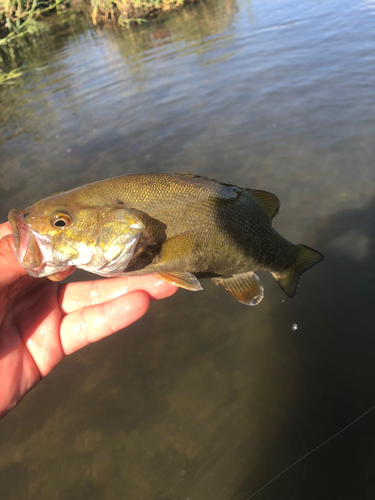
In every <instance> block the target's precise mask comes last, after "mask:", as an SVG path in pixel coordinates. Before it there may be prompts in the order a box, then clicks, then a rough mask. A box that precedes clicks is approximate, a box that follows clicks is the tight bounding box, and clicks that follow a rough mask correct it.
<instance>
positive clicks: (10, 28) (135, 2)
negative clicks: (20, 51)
mask: <svg viewBox="0 0 375 500" xmlns="http://www.w3.org/2000/svg"><path fill="white" fill-rule="evenodd" d="M193 1H194V0H116V1H112V0H90V1H88V2H80V1H79V0H78V2H77V1H74V0H73V2H70V1H69V0H45V1H38V0H0V49H1V47H4V48H5V47H7V46H9V45H12V44H13V43H15V41H16V40H17V39H20V38H23V37H25V36H30V37H35V36H37V35H38V34H39V33H40V32H41V31H43V30H44V25H43V21H44V20H45V18H46V17H47V16H50V15H51V14H52V13H59V12H61V11H64V10H68V9H70V8H71V7H74V9H75V10H77V8H78V9H79V8H81V9H82V11H84V12H86V13H88V15H90V17H91V19H92V22H93V24H94V25H95V26H97V25H104V24H106V23H111V24H114V25H116V26H127V27H129V26H130V24H131V23H138V24H141V23H143V22H147V20H148V19H149V18H151V17H155V16H156V15H157V14H158V13H159V12H165V11H170V10H172V9H175V8H178V7H181V6H182V5H184V4H187V3H192V2H193Z"/></svg>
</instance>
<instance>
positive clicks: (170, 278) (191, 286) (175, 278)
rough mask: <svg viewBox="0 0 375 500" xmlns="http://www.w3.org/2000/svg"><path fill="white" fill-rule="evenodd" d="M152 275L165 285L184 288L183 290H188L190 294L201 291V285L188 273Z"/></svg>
mask: <svg viewBox="0 0 375 500" xmlns="http://www.w3.org/2000/svg"><path fill="white" fill-rule="evenodd" d="M154 275H155V276H156V277H157V278H159V279H161V280H162V281H165V282H166V283H170V284H171V285H175V286H179V287H180V288H185V290H190V291H192V292H198V291H199V290H203V288H202V287H201V284H200V283H199V281H198V280H197V278H196V277H195V276H193V275H192V274H190V273H188V272H183V273H178V272H176V273H168V272H166V273H164V272H162V273H154Z"/></svg>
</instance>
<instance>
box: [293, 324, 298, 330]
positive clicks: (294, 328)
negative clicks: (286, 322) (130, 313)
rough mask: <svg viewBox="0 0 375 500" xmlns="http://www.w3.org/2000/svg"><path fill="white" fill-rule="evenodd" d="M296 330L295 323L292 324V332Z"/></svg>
mask: <svg viewBox="0 0 375 500" xmlns="http://www.w3.org/2000/svg"><path fill="white" fill-rule="evenodd" d="M297 328H298V325H297V323H293V325H292V330H294V331H295V330H297Z"/></svg>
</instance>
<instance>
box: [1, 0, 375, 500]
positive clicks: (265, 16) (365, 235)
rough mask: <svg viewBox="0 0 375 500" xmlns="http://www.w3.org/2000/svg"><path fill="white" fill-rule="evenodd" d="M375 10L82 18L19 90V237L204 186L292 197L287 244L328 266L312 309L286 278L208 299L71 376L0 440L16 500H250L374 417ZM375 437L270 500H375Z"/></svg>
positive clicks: (175, 306)
mask: <svg viewBox="0 0 375 500" xmlns="http://www.w3.org/2000/svg"><path fill="white" fill-rule="evenodd" d="M372 13H373V5H372V3H371V2H363V1H354V2H353V1H349V0H348V1H344V2H338V1H332V2H326V3H322V2H315V1H312V2H308V1H303V2H300V3H298V5H296V4H295V2H291V1H290V0H280V1H279V2H269V1H266V2H264V1H263V2H259V1H252V2H251V3H250V2H249V1H247V0H238V1H237V2H235V1H231V0H227V1H224V0H218V1H216V2H214V1H211V0H209V1H207V2H205V3H199V4H197V5H195V6H190V7H186V9H184V10H181V11H180V12H176V13H173V14H172V15H170V16H165V17H162V18H159V19H158V20H156V21H153V22H152V23H150V24H149V25H148V26H140V27H136V28H135V29H133V30H130V31H125V30H124V31H120V32H115V31H113V32H107V31H96V30H95V29H94V28H92V27H90V26H85V24H84V22H83V21H82V20H80V22H79V24H78V27H77V25H76V26H75V31H74V33H72V32H71V31H69V30H68V29H66V30H65V31H63V32H62V33H60V34H59V35H58V37H57V41H55V42H53V43H52V42H51V43H48V44H46V45H45V46H44V48H43V50H38V51H37V53H35V52H33V55H32V56H31V55H30V58H29V60H28V63H27V66H26V67H25V68H24V75H23V77H21V78H20V79H19V80H18V81H16V82H15V84H14V85H12V86H7V87H2V88H0V117H1V122H0V213H1V220H5V218H6V214H7V212H8V211H9V209H10V208H15V207H17V208H24V207H25V206H27V205H29V204H31V203H33V202H34V201H36V200H37V199H39V198H41V197H43V196H45V195H49V194H51V193H52V192H56V191H60V190H63V189H68V188H71V187H73V186H76V185H79V184H83V183H87V182H91V181H95V180H97V179H101V178H103V177H108V176H112V175H119V174H121V173H131V172H147V171H177V172H178V171H180V172H184V171H192V172H196V173H199V174H202V175H206V176H209V177H213V178H217V179H220V180H222V181H226V182H233V183H235V184H237V185H240V186H247V187H254V188H260V189H267V190H270V191H272V192H275V193H276V194H277V195H278V196H279V197H280V199H281V201H282V206H281V212H280V215H279V216H278V217H277V219H276V220H275V226H276V228H277V229H278V230H279V231H280V232H281V233H282V234H284V235H285V236H286V237H287V238H288V239H291V240H292V241H296V242H303V243H306V244H308V245H310V246H312V247H313V248H317V249H318V250H319V251H321V252H322V253H323V254H324V255H325V258H326V259H325V261H324V263H322V264H321V265H319V266H318V267H317V268H314V269H313V270H311V271H309V272H308V273H306V275H305V276H304V277H303V278H302V280H301V287H300V290H299V293H298V296H297V297H296V298H295V299H293V300H289V299H287V298H285V297H284V295H283V294H282V292H281V291H280V289H279V287H278V286H277V284H276V283H275V281H274V280H273V279H272V277H270V276H268V275H264V276H262V277H261V278H262V281H263V282H264V286H265V298H264V300H263V302H262V303H261V304H260V305H258V306H257V307H254V308H247V307H245V306H243V305H241V304H238V303H236V302H235V301H234V299H232V298H231V297H229V296H228V294H227V293H226V292H225V291H224V290H222V289H219V288H218V287H215V286H213V284H212V283H210V282H208V281H206V282H203V286H204V288H205V290H204V291H203V292H200V293H197V294H193V293H189V292H186V291H184V290H180V291H179V292H178V294H177V295H176V296H175V297H173V298H171V299H168V300H166V301H165V302H161V303H158V304H153V305H152V307H151V310H150V312H149V314H148V315H147V316H146V317H145V318H143V319H142V320H140V321H139V322H138V323H137V324H135V325H133V326H132V327H130V328H128V329H127V330H126V331H124V332H122V333H121V334H118V335H115V336H113V337H112V338H108V339H105V340H104V341H102V342H100V343H99V344H97V345H92V346H90V347H88V348H86V349H84V350H83V351H81V352H78V353H76V354H74V355H73V356H70V357H69V358H67V359H65V360H64V362H63V363H62V364H61V365H60V366H59V367H57V368H56V369H55V370H54V372H53V373H52V374H51V375H50V376H49V377H47V378H46V379H45V380H44V381H43V382H42V383H41V384H40V385H39V386H38V387H37V388H36V389H35V390H33V391H32V392H31V393H30V394H29V395H28V396H27V397H26V399H25V400H24V401H23V403H22V404H21V405H19V407H17V408H16V409H15V410H14V411H13V412H12V413H10V414H9V415H8V416H7V417H6V418H5V419H4V420H2V421H1V423H0V498H1V499H8V498H12V499H13V498H15V499H19V498H22V499H24V498H25V499H38V500H43V499H48V500H50V499H51V498H59V499H63V500H65V499H66V500H68V499H69V500H71V499H76V498H77V499H81V498H87V499H90V500H91V499H96V498H98V499H99V498H100V499H101V498H125V499H126V500H146V499H147V500H186V499H187V498H189V499H190V500H245V499H247V498H248V497H250V495H252V494H253V493H254V492H255V491H257V490H258V489H259V488H261V487H262V486H263V485H264V484H266V483H267V482H268V481H269V480H271V479H272V478H273V477H275V476H276V475H277V474H279V473H280V472H281V471H283V470H284V469H286V468H288V467H289V466H290V465H291V464H292V463H293V462H294V461H296V460H297V459H298V458H300V457H302V456H303V455H305V454H306V453H308V452H309V451H310V450H312V449H313V448H315V447H316V446H318V445H319V444H320V443H322V442H324V441H325V440H326V439H328V438H329V437H331V436H332V435H334V434H335V433H336V432H338V431H339V430H340V429H342V428H343V427H345V426H346V425H347V424H349V423H350V422H351V421H352V420H354V419H355V418H357V417H358V416H359V415H360V414H362V413H363V412H364V411H366V410H367V409H368V408H370V407H372V406H373V405H374V404H375V400H374V397H373V391H372V386H373V382H374V381H375V380H374V379H375V370H374V369H373V361H372V360H373V356H374V351H375V345H374V342H373V324H374V308H373V302H374V291H375V288H374V283H375V268H374V263H373V258H372V256H373V253H374V242H375V233H374V227H375V226H374V224H373V220H374V215H375V214H374V199H375V198H374V196H375V192H374V181H375V170H374V168H373V161H374V141H373V137H374V133H375V119H374V108H375V90H374V89H375V86H374V82H373V74H374V70H375V67H374V66H375V58H374V48H375V47H374V40H373V37H372V34H373V33H372V32H373V16H371V15H370V14H372ZM83 276H85V275H84V273H80V274H78V273H77V276H76V279H78V278H80V279H82V277H83ZM294 323H295V324H297V325H298V329H297V330H293V329H292V325H293V324H294ZM0 376H4V374H0ZM374 418H375V416H374V413H370V414H368V415H367V416H366V417H364V419H363V420H361V421H359V422H358V423H356V424H355V425H353V426H352V427H351V428H350V429H348V430H347V431H345V432H344V433H342V434H340V435H339V436H338V437H337V438H335V439H334V440H332V441H330V442H329V443H327V445H325V446H323V447H321V448H319V449H318V450H317V451H316V452H314V453H313V454H311V455H309V456H308V457H306V458H305V459H304V460H302V461H301V462H299V463H297V464H296V466H294V467H292V468H291V469H289V470H288V471H287V472H285V474H283V475H282V476H280V477H279V478H278V479H276V480H275V481H274V482H272V483H271V484H270V485H268V486H267V487H266V488H264V489H262V490H261V491H260V492H259V493H258V494H257V495H255V496H254V498H263V499H271V500H272V499H275V498H277V499H278V500H279V499H285V500H290V499H292V498H296V499H301V498H303V499H316V498H324V499H325V498H327V499H328V498H329V499H331V498H340V499H349V498H350V499H352V498H361V499H366V498H372V496H371V491H372V489H373V488H374V486H375V485H374V483H373V481H374V480H373V474H372V468H373V466H372V463H373V458H375V457H373V449H375V447H374V444H375V443H373V438H372V436H373V435H375V434H374V426H373V419H374Z"/></svg>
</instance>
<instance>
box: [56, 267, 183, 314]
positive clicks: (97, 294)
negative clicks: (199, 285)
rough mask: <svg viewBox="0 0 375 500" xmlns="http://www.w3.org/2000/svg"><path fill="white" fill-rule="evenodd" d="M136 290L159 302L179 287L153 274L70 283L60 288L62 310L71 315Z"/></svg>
mask: <svg viewBox="0 0 375 500" xmlns="http://www.w3.org/2000/svg"><path fill="white" fill-rule="evenodd" d="M135 290H143V291H144V292H146V293H147V294H148V295H149V297H150V299H151V300H157V299H163V298H165V297H169V296H170V295H173V294H174V293H175V292H176V291H177V287H175V286H173V285H169V284H168V283H165V282H164V281H161V280H159V279H158V278H156V277H155V276H153V275H152V274H149V275H147V276H123V277H121V278H107V279H103V280H94V281H83V282H78V283H68V284H66V285H61V287H60V308H61V310H62V311H63V312H64V313H65V314H69V313H71V312H73V311H77V310H79V309H81V308H83V307H87V306H93V305H97V304H102V303H103V302H108V301H109V300H112V299H114V298H116V297H120V296H121V295H125V294H127V293H130V292H133V291H135Z"/></svg>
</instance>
